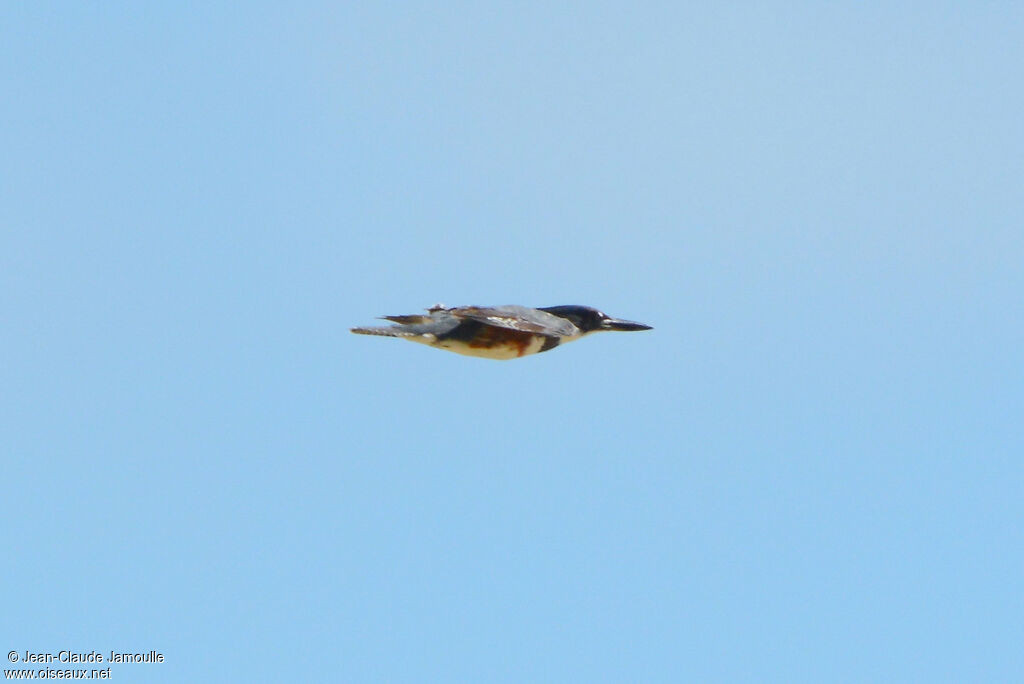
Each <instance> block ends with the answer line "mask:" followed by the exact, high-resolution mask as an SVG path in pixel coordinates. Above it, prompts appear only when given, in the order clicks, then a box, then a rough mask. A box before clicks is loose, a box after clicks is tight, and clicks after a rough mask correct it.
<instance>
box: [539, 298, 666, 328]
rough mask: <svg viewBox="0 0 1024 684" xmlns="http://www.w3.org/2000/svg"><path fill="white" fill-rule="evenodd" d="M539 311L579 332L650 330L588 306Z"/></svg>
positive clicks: (542, 308) (548, 307) (557, 307)
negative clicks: (565, 321)
mask: <svg viewBox="0 0 1024 684" xmlns="http://www.w3.org/2000/svg"><path fill="white" fill-rule="evenodd" d="M541 311H547V312H548V313H550V314H554V315H555V316H558V317H559V318H564V319H566V320H568V321H569V322H570V323H572V324H573V325H575V326H576V327H577V328H579V329H580V331H581V332H583V333H584V334H585V333H591V332H599V331H602V330H623V331H626V330H650V329H651V326H649V325H644V324H643V323H634V322H633V321H624V320H621V319H618V318H612V317H611V316H608V315H607V314H605V313H603V312H601V311H598V310H597V309H595V308H593V307H590V306H578V305H576V304H566V305H563V306H547V307H541Z"/></svg>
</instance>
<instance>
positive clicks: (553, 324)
mask: <svg viewBox="0 0 1024 684" xmlns="http://www.w3.org/2000/svg"><path fill="white" fill-rule="evenodd" d="M447 311H448V313H450V314H451V315H453V316H455V317H456V318H463V319H469V320H473V321H479V322H480V323H486V324H487V325H493V326H497V327H499V328H507V329H508V330H520V331H522V332H528V333H538V334H541V335H548V336H552V337H563V336H573V335H577V334H579V329H578V328H577V327H576V326H575V325H573V324H572V323H570V322H569V321H567V320H566V319H564V318H561V317H560V316H555V315H554V314H549V313H548V312H546V311H539V310H537V309H528V308H526V307H524V306H491V307H488V306H459V307H455V308H452V309H448V310H447Z"/></svg>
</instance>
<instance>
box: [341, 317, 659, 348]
mask: <svg viewBox="0 0 1024 684" xmlns="http://www.w3.org/2000/svg"><path fill="white" fill-rule="evenodd" d="M381 318H383V319H386V320H389V321H394V322H395V323H397V324H398V325H391V326H386V327H374V328H352V332H354V333H357V334H359V335H384V336H386V337H401V338H402V339H406V340H410V341H412V342H419V343H421V344H429V345H430V346H431V347H437V348H438V349H447V350H448V351H453V352H455V353H457V354H465V355H467V356H479V357H482V358H485V359H502V360H504V359H515V358H519V357H520V356H526V355H527V354H536V353H538V352H545V351H548V350H550V349H554V348H555V347H557V346H558V345H560V344H562V343H563V342H571V341H572V340H577V339H579V338H581V337H583V336H584V335H586V334H588V333H592V332H598V331H601V330H650V329H651V326H649V325H644V324H643V323H634V322H633V321H623V320H619V319H617V318H611V317H609V316H606V315H605V314H603V313H601V312H600V311H598V310H597V309H592V308H590V307H589V306H575V305H568V306H548V307H543V308H540V309H531V308H528V307H525V306H493V307H486V306H456V307H451V308H448V307H445V306H442V305H440V304H437V305H435V306H432V307H430V308H429V309H427V314H426V315H422V314H412V315H409V316H381Z"/></svg>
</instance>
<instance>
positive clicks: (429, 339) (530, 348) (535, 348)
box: [405, 335, 544, 361]
mask: <svg viewBox="0 0 1024 684" xmlns="http://www.w3.org/2000/svg"><path fill="white" fill-rule="evenodd" d="M405 339H407V340H411V341H413V342H419V343H421V344H428V345H430V346H431V347H437V348H438V349H445V350H447V351H452V352H455V353H456V354H464V355H466V356H476V357H479V358H482V359H496V360H499V361H507V360H508V359H517V358H519V357H520V356H528V355H530V354H536V353H537V352H539V351H540V350H541V347H543V346H544V338H543V337H537V338H534V339H531V340H530V342H529V343H527V344H526V346H525V347H523V346H520V345H518V344H514V343H509V344H499V345H495V346H493V347H471V346H470V345H468V344H467V343H466V342H463V341H461V340H443V341H441V342H438V341H437V339H436V338H435V337H434V336H433V335H417V336H415V337H406V338H405Z"/></svg>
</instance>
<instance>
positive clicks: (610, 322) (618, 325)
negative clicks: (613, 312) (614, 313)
mask: <svg viewBox="0 0 1024 684" xmlns="http://www.w3.org/2000/svg"><path fill="white" fill-rule="evenodd" d="M601 330H623V331H628V330H651V326H649V325H644V324H643V323H634V322H633V321H623V320H620V319H618V318H606V319H605V320H604V321H602V323H601Z"/></svg>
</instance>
